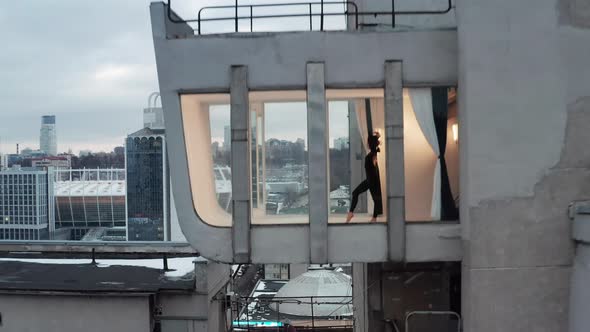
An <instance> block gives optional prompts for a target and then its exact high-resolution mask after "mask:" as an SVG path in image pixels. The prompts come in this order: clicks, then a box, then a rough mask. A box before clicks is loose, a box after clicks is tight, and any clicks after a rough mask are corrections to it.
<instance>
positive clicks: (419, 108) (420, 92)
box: [408, 88, 446, 220]
mask: <svg viewBox="0 0 590 332" xmlns="http://www.w3.org/2000/svg"><path fill="white" fill-rule="evenodd" d="M408 92H409V94H410V100H411V102H412V107H413V108H414V114H415V115H416V120H417V121H418V125H419V126H420V129H421V130H422V133H423V134H424V137H425V138H426V140H427V141H428V144H429V145H430V147H431V148H432V151H433V152H434V154H435V155H436V157H437V160H436V165H435V166H434V174H433V179H432V203H431V206H430V216H431V217H432V219H433V220H440V218H441V160H440V149H439V142H438V138H437V134H436V125H435V123H434V115H433V109H432V91H431V89H430V88H417V89H409V90H408ZM445 143H446V142H445Z"/></svg>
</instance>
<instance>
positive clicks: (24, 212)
mask: <svg viewBox="0 0 590 332" xmlns="http://www.w3.org/2000/svg"><path fill="white" fill-rule="evenodd" d="M51 174H52V170H51V169H49V170H41V169H36V168H21V167H20V166H14V167H12V168H10V169H7V170H4V171H0V240H47V239H49V238H50V234H52V233H53V231H54V230H55V217H54V203H53V177H52V175H51Z"/></svg>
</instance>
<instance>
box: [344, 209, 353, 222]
mask: <svg viewBox="0 0 590 332" xmlns="http://www.w3.org/2000/svg"><path fill="white" fill-rule="evenodd" d="M352 217H354V213H352V212H348V214H347V215H346V222H347V223H348V222H350V220H351V219H352Z"/></svg>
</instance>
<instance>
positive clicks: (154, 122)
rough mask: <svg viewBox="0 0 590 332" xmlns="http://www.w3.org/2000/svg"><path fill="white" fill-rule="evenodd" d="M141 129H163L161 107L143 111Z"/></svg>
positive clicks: (162, 111)
mask: <svg viewBox="0 0 590 332" xmlns="http://www.w3.org/2000/svg"><path fill="white" fill-rule="evenodd" d="M143 127H144V128H150V129H164V128H165V127H164V110H162V108H161V107H149V108H144V109H143Z"/></svg>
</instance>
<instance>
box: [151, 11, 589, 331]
mask: <svg viewBox="0 0 590 332" xmlns="http://www.w3.org/2000/svg"><path fill="white" fill-rule="evenodd" d="M377 2H378V0H373V1H361V3H363V4H365V5H366V6H369V7H370V5H371V4H374V3H377ZM381 2H382V3H384V2H387V3H389V2H388V1H381ZM158 6H161V5H160V4H155V5H153V7H152V20H153V22H154V23H153V24H154V42H155V48H156V57H157V58H158V71H159V78H160V86H161V90H162V98H163V103H164V108H165V109H167V112H169V113H167V115H166V116H167V118H166V120H167V122H168V123H171V125H172V126H175V127H177V128H179V129H180V128H182V125H181V123H182V119H181V118H180V116H179V114H180V112H179V109H180V105H179V101H178V99H179V98H178V95H179V94H182V93H189V92H191V93H194V92H227V91H228V87H229V85H230V82H229V80H230V77H231V76H230V75H228V73H229V68H230V66H231V65H237V64H240V65H247V66H248V73H249V78H248V87H249V88H250V89H253V90H256V89H259V90H267V89H301V88H303V87H305V86H306V81H305V71H304V64H305V63H306V62H308V61H321V62H323V63H324V64H325V85H326V86H327V87H329V88H342V87H348V88H350V87H382V86H383V83H384V73H383V68H382V66H383V64H384V63H385V62H387V61H389V60H401V61H402V63H403V72H402V74H401V83H402V84H403V86H404V87H411V86H440V85H450V86H455V85H457V86H458V123H459V137H460V140H461V147H460V151H459V156H460V165H459V169H460V175H459V187H460V190H459V192H460V193H461V200H460V201H461V205H460V215H461V224H460V226H458V225H452V226H449V225H443V224H437V225H416V226H415V227H414V226H408V227H406V229H405V231H404V239H405V241H406V243H407V244H406V246H404V247H403V248H402V249H403V250H405V254H404V255H403V256H402V257H401V260H405V261H406V262H412V261H413V262H436V261H458V260H462V272H461V284H462V291H461V296H462V301H461V314H462V318H463V329H464V331H468V332H469V331H477V332H480V331H481V332H495V331H521V330H533V331H547V332H549V331H566V330H567V329H568V326H571V323H570V322H569V321H568V314H570V313H571V310H572V308H570V307H569V303H570V302H569V298H570V292H571V291H570V286H571V285H570V279H571V276H572V264H573V257H574V243H573V241H572V240H571V236H570V234H571V220H570V219H569V217H568V205H569V204H570V203H571V202H573V201H580V200H589V199H590V152H588V148H587V142H588V141H589V138H590V134H589V133H588V129H587V128H589V127H590V90H589V88H588V86H589V84H590V66H588V60H587V59H588V55H590V24H589V23H588V22H590V5H589V4H588V1H583V0H561V1H557V0H522V1H518V2H515V1H509V0H500V1H496V2H490V1H484V0H469V1H468V0H460V1H459V0H457V3H456V4H455V8H454V10H453V15H454V16H455V17H453V20H454V19H456V25H457V30H456V31H454V30H437V31H420V32H417V31H406V32H399V31H398V32H393V31H392V30H387V29H383V30H380V31H371V32H368V31H362V32H326V33H320V32H318V33H307V32H305V33H303V32H302V33H283V34H273V33H269V34H252V35H249V36H244V35H223V36H222V35H213V36H204V37H199V38H197V37H195V36H193V35H192V31H191V30H190V29H188V28H187V27H183V26H182V25H180V26H175V27H171V26H170V23H169V22H166V20H165V19H164V18H163V17H162V16H163V15H162V8H163V7H160V8H158ZM162 6H163V5H162ZM368 23H369V22H368ZM377 23H380V22H377ZM373 30H379V29H373ZM387 31H389V32H387ZM167 37H174V39H172V38H169V39H166V38H167ZM455 43H456V44H455ZM399 45H403V47H398V46H399ZM227 47H231V48H233V49H235V50H236V51H235V52H232V51H228V49H227ZM237 50H240V51H239V52H238V51H237ZM366 50H379V51H378V52H370V54H365V53H366ZM361 53H363V54H361ZM195 54H199V56H198V60H199V61H196V59H195V57H194V56H193V55H195ZM343 54H346V55H345V56H343ZM433 54H436V56H433ZM171 59H173V60H174V63H171ZM361 60H362V61H361ZM343 68H345V69H346V70H342V69H343ZM168 120H170V121H168ZM179 136H180V135H179ZM171 153H172V155H174V156H175V157H178V158H180V159H181V160H180V162H177V163H176V165H172V172H173V173H175V174H177V175H178V177H179V179H178V180H176V181H178V186H177V188H178V189H177V190H178V196H182V197H183V199H186V201H182V202H180V204H179V207H180V209H181V212H180V214H184V215H183V216H182V218H181V219H182V220H183V222H184V224H183V225H182V227H183V230H185V234H186V235H187V238H188V239H189V242H191V243H198V245H199V246H201V247H202V248H203V249H202V250H201V251H202V253H203V255H206V256H208V257H211V258H213V259H216V260H220V261H228V260H231V259H232V247H231V246H229V245H228V246H226V247H223V248H222V247H219V246H218V247H217V248H215V245H216V244H217V243H219V242H224V241H225V243H229V242H231V236H230V233H229V231H225V230H222V229H219V228H215V229H210V228H211V227H208V226H206V225H203V224H202V223H201V220H199V218H198V216H195V213H194V210H193V209H192V202H190V199H189V197H190V190H189V189H188V188H187V187H188V185H187V183H188V182H189V181H188V179H187V178H186V177H184V175H186V174H188V171H187V169H186V160H185V159H183V158H185V154H186V148H185V145H184V142H183V141H182V138H181V137H177V138H171ZM173 181H174V180H173ZM183 207H184V208H183ZM390 231H391V230H390ZM398 233H399V232H398ZM196 234H199V235H196ZM205 234H207V235H206V236H205ZM352 234H354V236H353V235H352ZM312 235H313V234H312ZM312 235H310V232H309V230H308V227H307V226H303V225H301V226H284V227H281V228H280V229H277V228H270V227H256V228H253V229H252V230H251V244H252V248H251V260H252V261H257V262H262V263H284V262H293V263H298V262H306V261H309V260H310V256H311V257H313V254H312V255H310V253H309V250H308V249H309V248H310V246H311V244H312V241H313V239H312ZM387 235H390V234H388V233H387V229H386V228H385V227H383V226H382V225H371V226H365V225H362V226H361V225H359V226H355V230H354V231H351V229H350V228H345V227H340V226H334V227H332V226H330V227H328V232H327V237H328V238H327V242H328V261H329V262H344V261H348V262H350V261H353V262H378V261H387V260H391V259H395V260H397V259H399V257H393V256H394V255H392V254H391V252H390V251H389V249H391V246H392V242H393V241H391V238H390V237H388V236H387ZM398 235H399V234H398ZM191 237H192V238H191ZM459 238H460V239H461V240H462V241H461V242H462V245H461V244H460V243H459ZM342 239H346V241H344V240H342ZM367 239H370V243H371V245H370V246H367V243H368V241H369V240H367ZM402 240H403V239H402ZM397 245H399V243H397ZM411 246H414V247H411ZM277 248H278V249H277ZM383 248H387V249H388V250H386V251H383V250H382V249H383ZM279 249H280V250H279ZM387 268H388V267H387V266H382V265H380V264H370V265H368V266H364V267H362V268H361V272H355V278H357V277H358V278H360V280H362V281H361V283H363V285H370V284H371V283H373V282H377V281H380V282H382V281H383V280H384V279H383V278H384V277H383V275H382V274H381V273H380V272H382V271H383V270H387ZM363 269H364V270H363ZM396 287H397V288H396ZM399 287H400V285H399V284H395V283H392V284H391V285H390V286H388V287H382V289H377V290H375V289H371V290H370V291H368V292H367V293H366V294H365V293H362V294H359V297H360V299H358V301H359V302H357V303H359V306H362V307H365V308H367V310H369V309H370V310H371V311H370V312H363V313H361V316H360V317H362V319H361V321H360V322H361V324H362V326H364V328H363V329H361V330H363V331H383V330H385V329H386V326H385V324H384V322H383V320H384V319H388V318H390V319H395V318H398V319H399V315H403V314H404V311H403V310H400V309H399V308H393V309H391V310H389V309H387V306H386V302H384V300H383V298H386V297H387V296H389V295H391V293H392V292H394V293H395V292H396V289H397V290H400V289H399ZM372 292H373V293H374V294H373V293H372ZM576 301H581V300H576ZM575 303H581V302H575ZM447 307H450V305H449V306H447ZM455 309H456V307H455ZM393 313H396V314H393Z"/></svg>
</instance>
